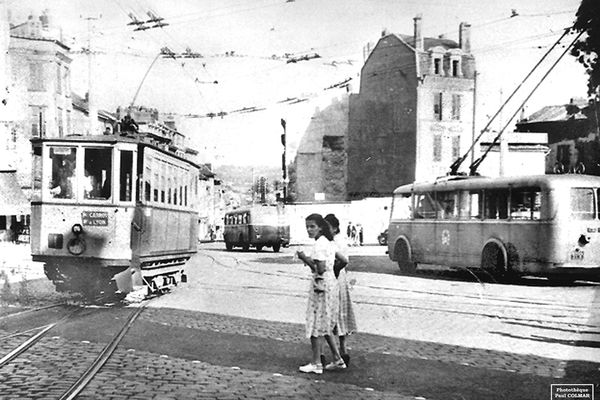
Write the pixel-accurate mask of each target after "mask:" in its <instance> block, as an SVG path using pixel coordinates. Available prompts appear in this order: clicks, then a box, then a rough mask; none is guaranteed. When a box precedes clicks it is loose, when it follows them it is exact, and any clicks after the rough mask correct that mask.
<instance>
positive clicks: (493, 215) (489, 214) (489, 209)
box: [485, 189, 508, 219]
mask: <svg viewBox="0 0 600 400" xmlns="http://www.w3.org/2000/svg"><path fill="white" fill-rule="evenodd" d="M485 217H486V218H488V219H507V218H508V189H496V190H486V191H485Z"/></svg>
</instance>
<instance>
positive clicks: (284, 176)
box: [281, 118, 288, 204]
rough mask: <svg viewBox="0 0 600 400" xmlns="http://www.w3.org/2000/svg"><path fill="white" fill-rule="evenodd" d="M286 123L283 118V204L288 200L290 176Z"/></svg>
mask: <svg viewBox="0 0 600 400" xmlns="http://www.w3.org/2000/svg"><path fill="white" fill-rule="evenodd" d="M286 125H287V123H286V122H285V119H283V118H281V127H282V128H283V133H282V134H281V144H282V145H283V153H282V154H281V172H282V175H283V204H285V202H286V201H287V186H288V176H287V162H286V151H287V146H286Z"/></svg>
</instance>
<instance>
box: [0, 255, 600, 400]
mask: <svg viewBox="0 0 600 400" xmlns="http://www.w3.org/2000/svg"><path fill="white" fill-rule="evenodd" d="M354 251H355V253H357V254H355V260H357V261H358V260H359V259H360V260H362V258H359V255H358V252H362V253H364V257H365V258H364V259H365V260H369V259H371V260H375V259H376V257H378V256H380V254H379V253H378V252H380V251H381V248H377V249H375V248H373V249H364V250H354ZM369 251H371V252H373V251H375V253H371V254H369V253H368V252H369ZM292 252H293V251H292V249H286V250H285V251H284V252H283V253H281V254H278V255H275V254H273V253H270V252H261V253H242V252H234V253H230V252H224V251H222V250H221V249H220V248H219V246H218V244H215V245H206V246H203V250H202V252H201V253H199V254H198V256H197V257H195V258H194V259H193V260H192V262H191V264H190V266H189V267H188V273H189V278H190V279H189V282H188V283H187V284H185V285H182V286H179V287H177V288H175V289H174V290H173V291H172V292H171V293H169V294H167V295H165V296H162V297H159V298H157V299H155V300H153V301H152V302H151V303H150V308H147V309H146V310H145V311H144V312H143V313H142V314H141V315H140V317H139V318H138V319H137V320H136V322H135V324H134V325H133V326H132V327H131V329H130V330H129V332H128V333H127V335H126V336H125V338H124V340H123V342H122V343H121V344H120V345H119V347H118V349H117V351H116V353H114V354H113V355H112V357H111V358H110V359H109V361H108V362H107V363H106V364H105V365H104V367H103V368H102V369H101V371H100V373H99V374H98V375H96V376H95V377H94V379H93V380H92V381H91V383H90V384H89V385H88V386H87V387H86V388H85V389H84V391H83V392H82V393H81V394H80V395H79V397H78V398H85V399H97V398H102V399H142V398H143V399H148V398H154V399H272V398H275V399H279V398H280V399H301V398H302V399H305V398H315V399H317V398H323V399H338V398H339V399H348V398H352V399H354V398H356V399H456V400H459V399H460V400H462V399H472V400H479V399H484V398H485V399H524V400H525V399H527V400H536V399H547V398H549V393H550V385H551V384H555V383H574V382H575V383H595V384H598V376H599V374H600V372H599V371H600V369H599V368H600V359H599V358H598V356H597V350H598V347H597V340H598V336H599V335H600V328H599V327H598V325H597V323H595V322H594V316H595V314H594V312H592V311H590V312H588V313H587V314H586V313H584V312H583V311H582V310H584V309H585V310H588V309H592V310H593V307H591V306H592V305H594V304H595V303H594V301H595V300H594V297H593V296H594V293H595V291H596V289H595V287H594V286H590V287H587V286H582V287H579V286H574V287H568V288H563V287H557V288H549V287H528V286H521V287H519V286H512V285H511V286H504V285H488V284H486V285H485V286H483V287H482V285H481V284H479V283H476V282H466V281H444V280H443V279H439V280H438V279H424V278H407V277H403V276H399V275H397V274H394V273H393V272H391V271H387V270H386V269H385V268H387V264H385V260H384V259H380V260H379V262H381V263H382V265H383V267H378V263H377V262H375V261H373V262H372V264H371V265H372V266H371V267H370V268H372V269H373V271H372V272H356V271H354V272H352V269H351V274H350V275H351V277H352V279H354V280H355V282H354V289H353V299H354V301H355V306H356V309H357V315H358V317H359V330H360V332H359V333H357V334H355V335H352V336H351V337H350V338H349V344H350V348H351V350H350V353H351V356H352V359H351V364H350V367H349V368H348V369H347V370H345V371H343V372H325V373H324V374H323V375H312V374H311V375H306V374H302V373H300V372H298V369H297V368H298V366H299V365H302V364H304V363H306V362H307V359H308V357H309V354H310V345H309V343H308V340H307V339H306V338H305V337H304V327H303V324H302V319H303V315H304V314H303V313H304V306H305V301H306V300H305V291H304V289H305V286H306V282H307V272H306V271H305V270H304V269H303V267H302V266H301V265H299V264H298V263H297V262H296V261H294V260H293V258H292V257H291V255H292ZM390 263H391V262H390ZM364 268H366V267H365V266H363V267H361V268H360V269H361V270H362V269H364ZM415 279H420V280H422V281H424V282H417V281H414V282H413V281H411V283H412V286H410V293H408V294H407V292H397V291H392V290H391V288H395V289H398V288H400V287H402V286H405V285H406V284H407V282H408V281H409V280H415ZM449 286H451V287H453V288H454V290H456V291H457V293H456V296H455V297H454V298H448V299H447V300H446V301H443V302H440V301H436V300H435V299H436V298H437V297H438V296H440V293H443V289H444V288H446V289H447V288H448V287H449ZM385 288H387V289H385ZM473 288H476V289H475V294H476V295H474V296H470V294H469V293H470V292H469V291H470V290H472V289H473ZM407 289H408V288H407ZM425 289H426V290H425ZM459 289H460V293H458V290H459ZM551 290H554V291H556V292H563V291H569V292H571V299H568V300H565V299H563V300H560V301H559V300H556V301H555V304H554V306H553V305H552V302H551V301H550V297H547V298H544V293H550V291H551ZM525 291H527V292H528V295H527V296H525V295H524V293H525ZM402 293H403V294H402ZM519 293H520V294H519ZM384 294H385V296H384ZM459 294H461V295H462V296H459ZM415 296H416V297H415ZM589 296H592V297H589ZM384 298H387V301H384ZM586 298H587V303H586V304H582V303H581V302H582V301H584V299H586ZM515 299H518V300H519V301H520V302H522V303H524V304H525V305H527V306H526V307H523V308H522V309H519V308H514V307H513V306H514V305H515V304H516V303H514V300H515ZM534 300H535V302H534ZM511 301H512V303H511ZM417 303H418V304H419V305H420V306H421V307H420V308H418V307H416V304H417ZM532 303H536V304H537V305H535V306H531V304H532ZM578 303H579V304H578ZM461 304H462V306H461ZM398 305H403V306H404V307H402V308H398V307H397V306H398ZM577 305H579V306H581V308H577V307H576V306H577ZM527 307H537V308H535V309H534V310H533V311H532V310H529V311H527ZM390 309H392V310H395V311H393V312H391V311H390ZM386 310H387V311H386ZM127 312H128V308H121V309H119V308H116V309H115V308H112V309H104V310H102V309H100V310H97V311H94V310H93V309H90V310H88V311H86V316H85V318H82V319H80V320H77V321H74V322H71V323H68V324H66V325H64V326H61V327H57V328H54V329H53V330H52V331H51V333H50V335H49V337H48V338H46V339H44V340H43V341H42V342H41V343H39V344H38V345H36V346H34V347H33V348H32V349H30V350H29V351H28V352H27V353H24V354H23V355H21V356H19V357H18V358H16V359H15V360H13V362H11V363H10V364H8V365H6V366H4V367H2V368H0V392H1V393H2V394H3V397H2V398H8V399H22V398H35V399H47V398H58V397H60V395H61V393H62V392H64V390H65V389H66V388H67V387H68V386H69V385H70V383H72V382H73V381H74V380H76V379H77V377H78V375H79V374H81V372H82V370H84V369H85V368H86V366H87V365H88V364H89V363H90V362H91V361H92V360H93V358H94V357H96V355H97V354H98V353H99V352H100V350H101V348H102V346H103V344H104V343H105V342H107V341H108V340H109V339H110V335H111V333H110V332H111V331H113V330H114V329H115V328H114V327H115V326H116V325H118V324H120V323H122V322H121V321H123V319H124V315H125V314H126V313H127ZM532 312H534V313H535V314H536V315H535V318H532V316H531V313H532ZM448 313H451V314H452V316H453V318H449V317H448V316H447V315H446V314H448ZM417 314H419V315H420V316H421V317H415V315H417ZM492 314H494V315H496V317H494V318H492V317H491V315H492ZM421 319H422V322H421V323H420V322H419V321H420V320H421ZM454 319H458V321H459V322H460V323H461V324H463V326H468V327H476V326H477V325H478V324H479V325H482V326H480V327H479V329H478V330H476V331H475V332H474V333H471V336H472V337H473V338H475V339H474V340H472V342H473V343H474V345H472V346H471V345H468V344H467V342H468V341H469V340H471V339H470V337H469V336H470V335H467V334H466V332H465V335H464V337H463V338H462V339H461V338H460V335H458V334H456V332H455V330H457V329H459V328H458V327H457V324H456V321H454V322H452V321H453V320H454ZM530 319H531V320H530ZM533 319H536V320H537V321H538V322H537V328H536V323H534V322H532V321H533ZM485 321H487V322H485ZM526 321H527V322H526ZM507 322H510V323H507ZM568 326H572V327H573V328H574V329H573V332H575V330H576V329H579V332H578V333H569V332H567V329H565V328H566V327H568ZM499 327H502V329H503V332H504V334H503V335H498V334H497V333H495V330H496V329H499ZM540 327H541V328H540ZM557 328H559V329H557ZM0 329H1V330H0V337H5V339H4V340H3V341H2V344H1V349H2V353H7V352H8V351H10V350H11V349H12V348H14V347H15V346H17V345H18V344H19V343H20V339H18V338H16V337H8V336H9V334H10V333H11V332H14V331H15V330H17V328H16V326H14V325H11V323H9V322H3V323H2V324H0ZM431 329H435V332H431V331H430V330H431ZM469 329H471V328H469ZM419 330H421V331H422V337H423V338H424V339H423V340H419V339H418V338H415V337H414V336H416V335H417V333H416V332H418V331H419ZM519 332H520V337H517V336H519V335H517V333H519ZM540 332H545V334H546V335H551V334H552V335H556V337H557V338H558V337H563V338H564V339H565V343H567V342H569V341H570V342H571V345H567V344H565V343H556V342H555V343H552V342H551V341H544V342H542V341H539V340H535V339H536V337H537V336H536V335H538V336H540V335H539V333H540ZM478 335H479V338H477V336H478ZM425 338H426V339H425ZM486 338H487V339H489V338H494V340H493V341H492V342H491V343H489V344H488V346H480V345H479V343H482V342H484V341H485V339H486ZM584 338H585V339H586V341H585V342H584V341H582V339H584ZM538 339H539V337H538ZM577 340H580V342H577ZM461 341H462V343H461V344H456V343H460V342H461ZM511 346H512V347H511ZM527 347H529V349H530V351H525V350H524V349H526V348H527ZM574 347H578V349H574ZM552 351H554V352H555V354H557V355H559V356H557V357H549V356H547V355H545V354H548V353H552ZM561 354H562V355H569V354H573V355H575V356H573V357H568V356H567V357H566V356H563V357H561V356H560V355H561ZM586 354H587V356H582V357H579V355H586ZM328 355H329V354H328Z"/></svg>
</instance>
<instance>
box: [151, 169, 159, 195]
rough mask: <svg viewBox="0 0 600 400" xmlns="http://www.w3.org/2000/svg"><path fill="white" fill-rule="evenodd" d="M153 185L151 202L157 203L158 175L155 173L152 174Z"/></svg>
mask: <svg viewBox="0 0 600 400" xmlns="http://www.w3.org/2000/svg"><path fill="white" fill-rule="evenodd" d="M152 182H153V183H154V190H153V192H152V194H153V197H152V201H156V202H158V182H159V181H158V173H157V172H155V173H154V180H153V181H152Z"/></svg>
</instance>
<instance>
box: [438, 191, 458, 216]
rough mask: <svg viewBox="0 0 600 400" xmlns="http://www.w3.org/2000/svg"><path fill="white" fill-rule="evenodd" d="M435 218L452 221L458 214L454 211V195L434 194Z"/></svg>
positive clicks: (450, 193)
mask: <svg viewBox="0 0 600 400" xmlns="http://www.w3.org/2000/svg"><path fill="white" fill-rule="evenodd" d="M436 208H437V217H438V218H441V219H454V218H456V216H457V214H458V212H457V211H458V210H457V209H456V193H454V192H438V193H436Z"/></svg>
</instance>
